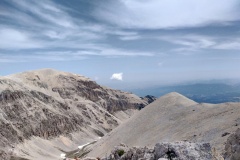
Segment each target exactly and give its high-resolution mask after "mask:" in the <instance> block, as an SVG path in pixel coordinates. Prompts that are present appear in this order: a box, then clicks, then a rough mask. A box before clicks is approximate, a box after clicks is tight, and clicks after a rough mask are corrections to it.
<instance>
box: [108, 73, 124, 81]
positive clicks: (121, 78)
mask: <svg viewBox="0 0 240 160" xmlns="http://www.w3.org/2000/svg"><path fill="white" fill-rule="evenodd" d="M110 79H115V80H119V81H122V80H123V73H114V74H113V75H112V76H111V78H110Z"/></svg>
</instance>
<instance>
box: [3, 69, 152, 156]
mask: <svg viewBox="0 0 240 160" xmlns="http://www.w3.org/2000/svg"><path fill="white" fill-rule="evenodd" d="M147 104H148V102H146V101H144V100H142V99H141V98H140V97H137V96H136V95H133V94H130V93H127V92H122V91H119V90H114V89H110V88H107V87H102V86H100V85H98V84H97V83H96V82H94V81H92V80H90V79H89V78H86V77H84V76H81V75H77V74H72V73H68V72H61V71H57V70H53V69H42V70H34V71H28V72H23V73H18V74H13V75H8V76H4V77H1V78H0V112H1V116H0V126H1V130H0V134H1V135H2V137H1V141H0V150H2V151H4V152H7V153H9V151H11V154H12V155H16V156H17V155H21V157H24V158H30V159H31V157H34V159H44V156H47V159H56V158H57V157H59V155H60V153H61V152H62V151H61V150H66V151H70V150H72V149H73V148H77V146H78V145H81V144H82V143H83V144H84V143H86V142H88V141H89V140H90V139H92V140H94V139H96V138H98V137H102V136H103V135H104V134H106V133H108V132H110V131H111V130H112V129H113V128H115V127H116V126H118V125H119V124H120V123H122V122H123V121H124V120H126V119H128V118H129V117H130V116H131V115H132V114H133V113H134V112H136V111H137V110H138V108H139V106H146V105H147ZM131 110H133V111H131ZM118 112H121V117H122V118H121V119H119V118H117V117H118V116H117V115H118ZM80 135H81V136H80ZM59 136H62V138H60V137H59ZM80 137H82V138H80ZM92 140H91V141H92ZM66 142H68V143H66ZM23 143H24V144H25V145H21V144H23ZM44 143H48V144H49V150H45V149H44V148H39V146H42V145H44ZM36 144H37V145H36ZM38 145H39V146H38ZM26 146H28V147H26ZM30 146H34V147H30ZM56 146H57V148H58V147H59V146H61V150H59V149H57V148H56ZM38 150H40V151H38ZM49 151H51V152H49ZM26 153H28V154H26ZM41 153H44V154H41Z"/></svg>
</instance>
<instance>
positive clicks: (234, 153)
mask: <svg viewBox="0 0 240 160" xmlns="http://www.w3.org/2000/svg"><path fill="white" fill-rule="evenodd" d="M224 158H225V159H226V160H240V128H238V129H237V131H236V132H235V133H234V134H231V135H230V136H229V137H228V140H227V143H226V145H225V153H224Z"/></svg>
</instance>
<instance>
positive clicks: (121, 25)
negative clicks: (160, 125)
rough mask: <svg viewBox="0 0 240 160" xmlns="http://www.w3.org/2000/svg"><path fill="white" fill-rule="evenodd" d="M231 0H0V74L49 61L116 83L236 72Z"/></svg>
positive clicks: (237, 12) (239, 12)
mask: <svg viewBox="0 0 240 160" xmlns="http://www.w3.org/2000/svg"><path fill="white" fill-rule="evenodd" d="M239 51H240V1H239V0H221V1H219V0H201V1H194V0H181V1H180V0H147V1H146V0H68V1H66V0H41V1H36V0H21V1H20V0H1V1H0V75H1V76H5V75H9V74H13V73H18V72H23V71H28V70H36V69H41V68H53V69H57V70H62V71H67V72H73V73H77V74H81V75H84V76H86V77H89V78H91V79H93V80H94V81H96V82H97V83H99V84H102V85H106V86H110V87H113V88H118V89H127V88H141V87H148V86H152V85H170V84H175V83H182V82H190V81H201V80H203V81H204V80H216V79H240V74H239V71H240V54H239Z"/></svg>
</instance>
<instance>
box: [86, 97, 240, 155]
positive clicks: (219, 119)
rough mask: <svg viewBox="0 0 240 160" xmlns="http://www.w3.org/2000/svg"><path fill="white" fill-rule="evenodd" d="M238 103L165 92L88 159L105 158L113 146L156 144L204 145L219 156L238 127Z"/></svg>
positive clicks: (97, 146)
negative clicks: (204, 100)
mask: <svg viewBox="0 0 240 160" xmlns="http://www.w3.org/2000/svg"><path fill="white" fill-rule="evenodd" d="M239 106H240V103H222V104H206V103H201V104H199V103H196V102H194V101H192V100H190V99H188V98H186V97H184V96H183V95H180V94H178V93H169V94H167V95H165V96H162V97H160V98H159V99H157V100H156V101H154V102H153V103H151V104H149V105H148V106H146V107H144V108H143V109H142V110H140V111H139V112H138V113H136V114H134V115H133V116H132V117H131V119H129V120H128V121H127V122H126V123H123V124H121V125H120V126H118V127H117V128H116V129H114V130H113V131H112V132H110V133H108V134H107V136H104V137H103V138H102V139H101V140H100V141H98V142H97V143H96V144H94V146H92V151H91V152H90V153H89V154H88V156H100V157H103V156H105V154H106V153H108V152H109V151H110V150H111V149H112V148H113V147H114V146H116V145H118V144H119V143H124V144H126V145H128V146H130V147H132V146H149V147H153V146H154V145H155V143H156V142H159V141H161V142H176V141H189V142H197V143H198V142H206V143H210V144H211V146H212V147H213V148H214V149H215V150H216V152H217V153H223V150H224V146H225V144H224V143H225V142H226V141H227V138H228V137H229V135H230V134H228V133H233V132H235V130H236V129H237V128H238V127H239V125H240V119H239V115H240V107H239Z"/></svg>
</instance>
